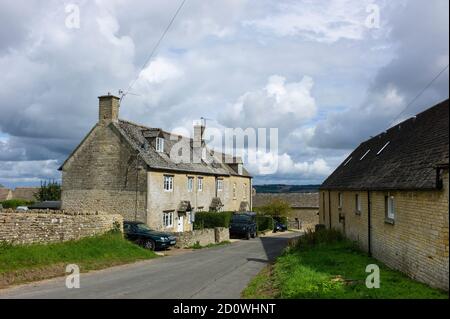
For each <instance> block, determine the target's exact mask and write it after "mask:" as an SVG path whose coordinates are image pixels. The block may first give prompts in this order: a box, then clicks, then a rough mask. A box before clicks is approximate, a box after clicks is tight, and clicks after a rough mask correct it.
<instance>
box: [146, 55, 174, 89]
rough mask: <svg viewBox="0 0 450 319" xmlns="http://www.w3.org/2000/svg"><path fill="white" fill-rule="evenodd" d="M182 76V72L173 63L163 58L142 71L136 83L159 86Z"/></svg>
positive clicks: (159, 58)
mask: <svg viewBox="0 0 450 319" xmlns="http://www.w3.org/2000/svg"><path fill="white" fill-rule="evenodd" d="M182 75H183V71H182V70H181V69H180V68H179V67H178V66H177V65H176V64H175V63H174V62H172V61H170V60H169V59H167V58H164V57H158V58H157V59H155V60H154V61H152V62H151V63H150V64H149V65H148V66H147V67H146V68H145V69H144V70H142V72H141V73H140V75H139V80H138V81H140V80H143V81H146V82H147V83H149V84H160V83H162V82H164V81H167V80H172V79H176V78H179V77H180V76H182Z"/></svg>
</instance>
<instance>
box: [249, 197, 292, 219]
mask: <svg viewBox="0 0 450 319" xmlns="http://www.w3.org/2000/svg"><path fill="white" fill-rule="evenodd" d="M255 210H256V211H257V212H259V213H261V214H264V215H270V216H273V217H275V216H278V217H281V216H287V215H288V214H289V212H290V211H291V205H290V204H289V203H288V202H286V201H284V200H282V199H273V200H271V201H270V202H269V203H268V204H266V205H264V206H261V207H258V208H255Z"/></svg>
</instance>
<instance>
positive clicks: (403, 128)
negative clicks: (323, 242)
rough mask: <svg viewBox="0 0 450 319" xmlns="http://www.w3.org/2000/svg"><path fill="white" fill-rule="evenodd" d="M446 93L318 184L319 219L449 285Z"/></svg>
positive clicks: (424, 278) (380, 255) (387, 259)
mask: <svg viewBox="0 0 450 319" xmlns="http://www.w3.org/2000/svg"><path fill="white" fill-rule="evenodd" d="M448 125H449V111H448V100H446V101H444V102H442V103H440V104H438V105H436V106H434V107H431V108H429V109H428V110H426V111H424V112H422V113H420V114H418V115H417V116H414V117H413V118H410V119H408V120H406V121H404V122H402V123H400V124H397V125H395V126H394V127H392V128H390V129H388V130H387V131H386V132H383V133H381V134H379V135H377V136H375V137H373V138H371V139H369V140H368V141H365V142H363V143H362V144H361V145H359V146H358V147H357V148H356V149H355V150H354V151H353V152H352V153H351V154H350V155H349V157H348V158H347V159H345V161H344V162H343V163H342V164H341V165H340V166H339V167H338V168H337V169H336V170H335V171H334V172H333V173H332V174H331V175H330V176H329V177H328V178H327V179H326V181H325V182H324V183H323V184H322V186H321V189H320V214H319V218H320V223H322V224H325V225H326V226H327V227H328V228H335V229H338V230H340V231H342V232H343V233H344V234H345V235H346V236H347V237H348V238H350V239H352V240H354V241H356V242H358V243H359V245H360V246H361V247H362V248H363V249H364V250H366V251H368V252H369V254H371V255H373V256H374V257H375V258H377V259H378V260H380V261H382V262H384V263H385V264H387V265H388V266H390V267H392V268H395V269H398V270H400V271H402V272H404V273H406V274H407V275H409V276H410V277H412V278H414V279H416V280H418V281H421V282H425V283H427V284H429V285H431V286H433V287H439V288H442V289H445V290H448V284H449V281H448V276H449V245H448V244H449V219H448V218H449V215H448V214H449V211H448V208H449V207H448V194H449V193H448V192H449V188H448V187H449V184H448V163H449V140H448V138H449V128H448Z"/></svg>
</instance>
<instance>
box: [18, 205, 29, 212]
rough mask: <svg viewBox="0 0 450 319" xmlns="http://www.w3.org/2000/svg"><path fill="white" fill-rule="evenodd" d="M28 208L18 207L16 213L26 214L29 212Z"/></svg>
mask: <svg viewBox="0 0 450 319" xmlns="http://www.w3.org/2000/svg"><path fill="white" fill-rule="evenodd" d="M28 210H29V209H28V207H27V206H17V208H16V211H17V212H26V211H28Z"/></svg>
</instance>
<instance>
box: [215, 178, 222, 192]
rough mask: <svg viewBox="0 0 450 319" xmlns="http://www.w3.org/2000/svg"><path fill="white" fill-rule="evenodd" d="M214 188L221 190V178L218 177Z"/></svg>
mask: <svg viewBox="0 0 450 319" xmlns="http://www.w3.org/2000/svg"><path fill="white" fill-rule="evenodd" d="M216 188H217V191H218V192H222V191H223V179H220V178H218V179H217V181H216Z"/></svg>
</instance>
